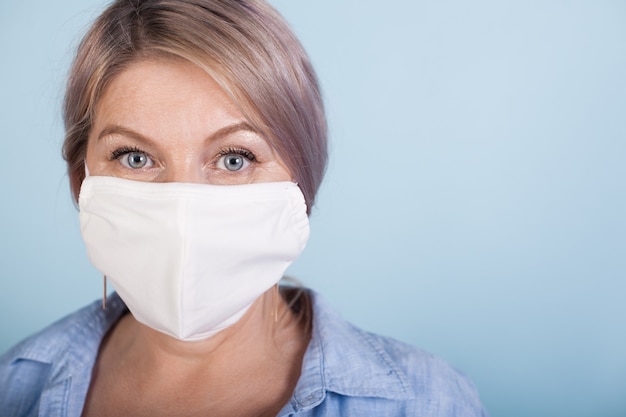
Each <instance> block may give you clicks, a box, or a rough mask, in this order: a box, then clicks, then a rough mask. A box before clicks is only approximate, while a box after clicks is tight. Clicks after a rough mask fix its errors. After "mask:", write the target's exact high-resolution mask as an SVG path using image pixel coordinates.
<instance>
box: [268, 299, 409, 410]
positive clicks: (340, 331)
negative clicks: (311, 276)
mask: <svg viewBox="0 0 626 417" xmlns="http://www.w3.org/2000/svg"><path fill="white" fill-rule="evenodd" d="M309 294H310V296H311V299H312V304H313V330H312V336H311V342H310V343H309V346H308V348H307V351H306V353H305V355H304V359H303V365H302V372H301V375H300V379H299V380H298V384H297V385H296V389H295V391H294V395H293V397H292V399H291V401H290V402H289V403H288V404H287V405H286V406H285V408H283V412H281V413H280V415H283V414H285V413H284V412H296V411H300V410H306V409H311V408H313V407H315V406H317V405H318V404H320V403H321V402H322V401H323V400H324V398H325V396H326V392H334V393H337V394H341V395H345V396H359V397H375V398H385V399H390V400H409V399H413V398H415V390H414V388H413V387H412V385H411V383H410V382H409V378H407V376H406V374H405V372H404V371H403V370H402V369H401V367H400V366H399V365H398V364H397V362H396V361H395V360H394V359H392V357H391V356H390V355H389V353H388V352H387V350H386V349H385V346H384V344H383V341H382V340H383V339H381V338H380V337H378V336H375V335H373V334H371V333H368V332H365V331H363V330H360V329H358V328H356V327H355V326H353V325H351V324H350V323H348V322H347V321H345V320H344V319H342V318H341V317H340V316H339V315H338V314H337V313H336V312H335V311H334V310H333V309H332V308H331V307H330V306H329V305H328V303H327V302H326V301H325V300H324V299H322V297H320V296H319V295H318V294H316V293H315V292H313V291H311V292H309Z"/></svg>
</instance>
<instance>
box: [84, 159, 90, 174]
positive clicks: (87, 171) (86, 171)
mask: <svg viewBox="0 0 626 417" xmlns="http://www.w3.org/2000/svg"><path fill="white" fill-rule="evenodd" d="M83 165H85V178H87V177H88V176H89V167H88V166H87V160H86V159H85V160H84V161H83Z"/></svg>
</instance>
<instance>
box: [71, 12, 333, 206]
mask: <svg viewBox="0 0 626 417" xmlns="http://www.w3.org/2000/svg"><path fill="white" fill-rule="evenodd" d="M160 56H175V57H180V58H183V59H186V60H188V61H190V62H192V63H194V64H196V65H198V66H199V67H201V68H202V69H204V70H205V71H206V72H207V73H208V74H209V75H211V76H212V77H213V78H214V79H215V80H216V82H218V83H219V84H220V86H221V87H222V88H223V89H224V91H226V93H227V94H229V95H230V97H231V98H232V99H233V101H234V102H235V104H236V105H237V106H238V107H239V108H240V110H241V111H242V113H243V114H244V116H245V117H246V118H247V119H248V120H249V122H250V123H251V124H252V125H253V126H254V127H255V128H256V129H257V130H258V131H259V133H261V134H262V135H263V136H264V137H265V139H266V140H267V141H268V143H269V144H270V145H271V146H272V147H273V148H274V149H275V150H276V152H277V153H278V155H279V156H280V157H281V158H282V160H283V161H284V162H285V164H286V165H287V168H288V169H289V171H290V172H291V174H292V176H293V178H294V180H295V181H296V182H297V183H298V185H299V186H300V188H301V190H302V192H303V194H304V196H305V199H306V202H307V208H308V210H309V213H310V209H311V207H312V205H313V203H314V200H315V194H316V193H317V190H318V188H319V185H320V183H321V181H322V178H323V176H324V171H325V168H326V160H327V126H326V119H325V115H324V108H323V103H322V98H321V94H320V89H319V85H318V82H317V78H316V75H315V72H314V70H313V67H312V66H311V63H310V61H309V59H308V57H307V55H306V52H305V51H304V49H303V48H302V46H301V44H300V42H299V41H298V40H297V38H296V37H295V35H294V34H293V33H292V31H291V30H290V28H289V27H288V25H287V24H286V23H285V21H284V20H283V19H282V17H281V16H280V15H279V14H278V12H276V11H275V10H274V9H273V8H272V7H271V6H269V5H268V4H267V3H265V2H264V1H262V0H117V1H114V2H113V3H112V4H111V5H109V7H108V8H107V9H106V10H105V11H104V12H103V13H102V14H101V15H100V17H98V19H97V20H96V21H95V22H94V23H93V25H92V26H91V28H90V29H89V31H88V32H87V34H86V35H85V37H84V39H83V41H82V42H81V44H80V45H79V47H78V51H77V54H76V58H75V60H74V63H73V65H72V68H71V70H70V74H69V80H68V84H67V90H66V95H65V103H64V120H65V130H66V134H65V142H64V144H63V157H64V159H65V160H66V162H67V169H68V174H69V178H70V187H71V190H72V194H73V196H74V198H75V199H77V197H78V193H79V190H80V186H81V184H82V181H83V179H84V176H85V173H84V159H85V153H86V148H87V138H88V136H89V132H90V130H91V127H92V123H93V117H94V110H95V107H96V104H97V103H98V100H99V99H100V97H101V96H102V94H103V92H104V90H105V88H106V87H107V85H109V84H110V83H111V81H112V80H113V79H114V78H115V76H116V75H117V74H119V73H120V72H121V71H123V70H124V69H125V68H127V67H128V66H129V65H130V64H132V63H133V62H136V61H138V60H140V59H145V58H152V57H160Z"/></svg>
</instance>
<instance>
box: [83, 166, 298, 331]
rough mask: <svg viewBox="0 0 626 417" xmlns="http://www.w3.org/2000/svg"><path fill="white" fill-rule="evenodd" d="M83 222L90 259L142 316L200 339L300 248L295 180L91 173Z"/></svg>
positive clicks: (276, 276) (227, 322) (240, 310)
mask: <svg viewBox="0 0 626 417" xmlns="http://www.w3.org/2000/svg"><path fill="white" fill-rule="evenodd" d="M79 208H80V215H79V216H80V225H81V231H82V235H83V239H84V241H85V244H86V246H87V252H88V254H89V258H90V260H91V262H92V263H93V265H94V266H95V267H96V268H97V269H98V270H99V271H100V272H102V273H103V274H104V275H106V277H107V278H108V279H110V280H111V281H112V282H113V285H114V286H115V289H116V290H117V292H118V293H119V295H120V297H121V298H122V300H124V302H125V303H126V305H127V306H128V308H129V310H130V311H131V313H132V314H133V316H134V317H135V319H137V320H138V321H140V322H141V323H143V324H145V325H147V326H149V327H151V328H153V329H156V330H159V331H161V332H163V333H165V334H168V335H170V336H173V337H175V338H178V339H181V340H202V339H206V338H209V337H211V336H212V335H214V334H215V333H217V332H219V331H221V330H223V329H225V328H227V327H229V326H231V325H232V324H234V323H236V322H237V321H238V320H239V319H240V318H241V317H242V316H243V315H244V313H245V312H246V311H247V310H248V308H249V307H250V305H251V304H252V303H253V302H254V301H255V300H256V299H257V298H258V297H259V296H260V295H261V294H263V293H264V292H265V291H267V290H268V289H269V288H271V287H272V286H273V285H274V284H276V283H277V282H278V281H279V280H280V278H281V277H282V275H283V273H284V272H285V270H286V269H287V267H288V266H289V264H290V263H291V262H293V260H295V259H296V258H297V257H298V255H300V253H301V252H302V250H303V249H304V246H305V244H306V241H307V239H308V237H309V222H308V217H307V215H306V204H305V201H304V196H303V195H302V192H301V191H300V189H299V188H298V186H297V185H296V184H294V183H291V182H269V183H257V184H247V185H233V186H227V185H207V184H183V183H150V182H140V181H130V180H125V179H121V178H114V177H87V178H85V180H84V181H83V184H82V187H81V190H80V197H79Z"/></svg>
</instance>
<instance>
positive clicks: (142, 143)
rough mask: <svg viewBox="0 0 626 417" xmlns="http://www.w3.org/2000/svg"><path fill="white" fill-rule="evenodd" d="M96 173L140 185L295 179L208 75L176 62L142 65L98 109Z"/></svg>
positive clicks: (93, 144) (93, 149)
mask: <svg viewBox="0 0 626 417" xmlns="http://www.w3.org/2000/svg"><path fill="white" fill-rule="evenodd" d="M87 166H88V168H89V173H90V175H104V176H113V177H120V178H126V179H131V180H138V181H155V182H188V183H189V182H193V183H208V184H224V185H230V184H246V183H254V182H271V181H290V180H291V175H290V174H289V172H288V170H287V168H286V167H285V164H284V163H283V162H282V160H281V159H280V158H279V157H278V155H277V154H276V153H275V152H274V150H273V149H272V148H271V147H270V146H269V144H268V143H267V142H266V141H265V140H264V139H263V138H262V137H261V136H260V135H259V134H258V133H257V132H256V131H255V130H254V129H253V128H252V127H251V126H250V125H248V123H247V122H246V120H245V119H244V117H243V115H242V114H241V112H240V111H239V110H238V109H237V108H236V107H235V105H234V104H233V102H232V101H231V100H230V99H229V98H228V96H227V95H226V94H225V93H224V92H223V91H222V90H221V88H220V87H219V86H218V84H217V83H216V82H215V81H214V80H213V78H211V77H210V76H209V75H208V74H206V73H205V72H204V71H202V70H201V69H200V68H198V67H197V66H195V65H193V64H191V63H189V62H186V61H183V60H175V59H160V60H156V59H155V60H146V61H140V62H137V63H134V64H133V65H131V66H130V67H129V68H128V69H126V70H125V71H123V72H122V73H121V74H120V75H118V76H117V77H116V78H115V79H114V80H113V81H112V82H111V84H110V85H109V86H108V88H107V89H106V90H105V92H104V95H103V96H102V97H101V99H100V101H99V102H98V104H97V106H96V111H95V116H94V123H93V127H92V130H91V132H90V134H89V140H88V143H87Z"/></svg>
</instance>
